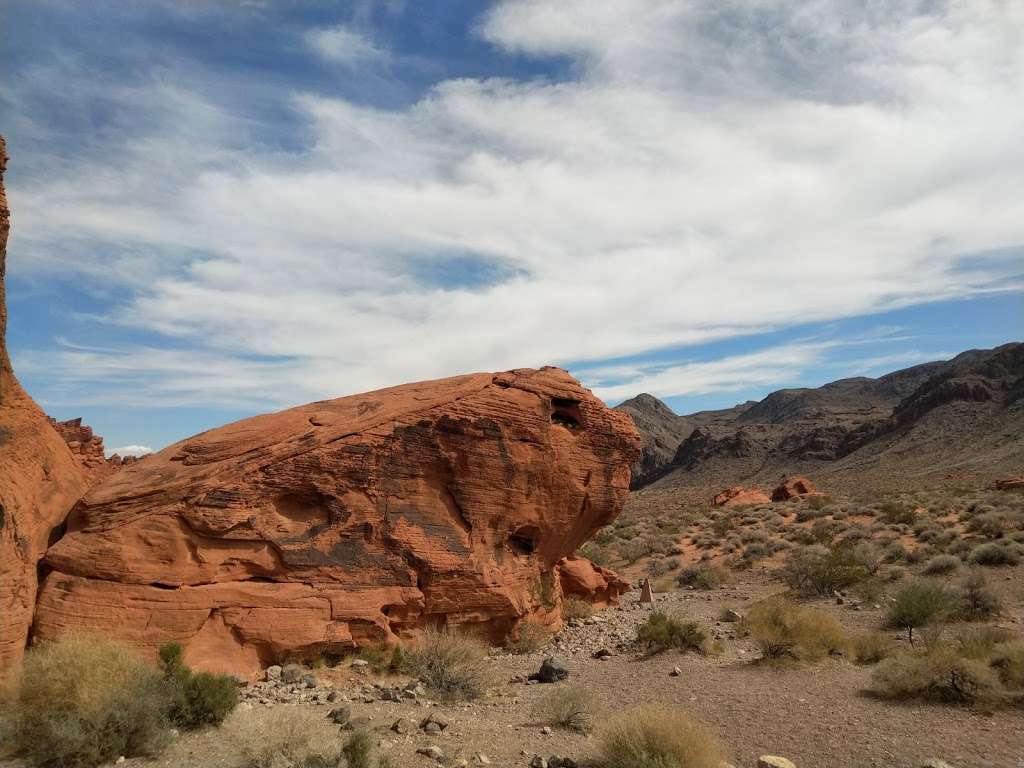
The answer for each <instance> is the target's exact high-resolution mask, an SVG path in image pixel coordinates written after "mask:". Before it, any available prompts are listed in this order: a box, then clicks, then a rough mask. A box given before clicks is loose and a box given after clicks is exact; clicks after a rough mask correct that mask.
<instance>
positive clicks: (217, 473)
mask: <svg viewBox="0 0 1024 768" xmlns="http://www.w3.org/2000/svg"><path fill="white" fill-rule="evenodd" d="M639 450H640V441H639V436H638V434H637V432H636V429H635V427H634V426H633V424H632V422H631V421H630V419H629V418H628V417H627V416H626V415H625V414H622V413H619V412H616V411H613V410H610V409H608V408H607V407H605V406H604V404H603V403H601V401H600V400H598V399H597V398H595V397H594V396H593V395H592V394H591V393H590V392H589V390H586V389H584V388H583V387H581V386H580V384H579V383H578V382H577V381H576V380H575V379H573V378H572V377H571V376H570V375H569V374H568V373H566V372H565V371H562V370H560V369H557V368H543V369H540V370H526V369H524V370H515V371H510V372H506V373H498V374H491V373H479V374H470V375H466V376H458V377H454V378H449V379H443V380H439V381H429V382H422V383H417V384H408V385H404V386H399V387H393V388H390V389H384V390H380V391H377V392H371V393H368V394H363V395H356V396H352V397H344V398H340V399H337V400H330V401H324V402H318V403H312V404H310V405H305V406H301V407H298V408H292V409H290V410H286V411H282V412H280V413H274V414H267V415H263V416H257V417H255V418H251V419H246V420H244V421H240V422H237V423H234V424H229V425H227V426H224V427H221V428H218V429H215V430H211V431H209V432H205V433H203V434H200V435H197V436H195V437H193V438H190V439H188V440H185V441H182V442H180V443H177V444H175V445H172V446H170V447H169V448H166V449H164V450H163V451H161V452H160V453H158V454H155V455H151V456H148V457H147V458H146V460H145V461H141V462H138V463H135V464H132V465H131V466H126V467H124V468H123V469H121V470H120V471H119V472H117V473H116V474H113V475H111V476H109V477H107V478H106V479H105V480H102V481H101V482H100V483H99V484H98V485H97V486H96V487H94V488H93V489H92V490H91V491H90V492H89V493H88V494H87V495H86V496H85V498H84V499H82V501H81V502H79V504H78V505H77V506H76V508H75V509H74V511H73V512H72V514H71V516H70V518H69V520H68V526H67V533H66V534H65V535H64V537H63V538H61V539H60V541H58V542H56V543H55V544H54V545H53V546H52V547H51V548H50V550H49V552H48V553H47V556H46V561H45V562H46V568H47V569H52V571H51V572H50V573H49V575H48V576H47V577H46V580H45V583H44V585H43V586H42V588H41V591H40V596H39V603H38V609H37V613H36V618H35V630H34V631H35V636H36V637H37V638H39V639H42V640H46V639H49V638H54V637H57V636H59V635H61V634H63V633H68V632H76V633H78V632H98V633H104V634H112V635H113V636H115V637H118V638H121V639H123V640H126V641H129V642H132V643H134V644H136V645H138V646H139V647H141V648H143V649H145V650H147V651H149V652H155V649H156V648H157V647H158V646H159V645H160V644H161V643H164V642H167V641H169V640H175V641H177V642H180V643H181V644H182V645H183V646H184V648H185V660H186V662H187V663H189V664H191V665H193V666H196V667H198V668H201V669H209V670H219V671H229V672H233V673H238V674H245V675H252V674H255V673H256V672H257V671H258V670H259V669H260V668H261V667H263V666H266V665H268V664H271V663H275V662H278V661H280V660H283V659H286V658H289V657H293V658H297V657H302V656H304V655H312V654H316V653H321V652H331V651H339V650H343V649H345V648H350V647H352V646H355V645H358V644H361V643H364V642H367V641H371V640H393V639H396V638H401V637H407V636H409V635H410V634H412V633H414V632H415V631H416V630H417V629H418V628H421V627H424V626H438V625H471V626H473V627H474V628H476V629H478V630H480V631H481V632H483V633H484V634H486V635H488V636H489V637H490V638H491V639H493V640H500V639H503V638H504V637H505V636H507V635H508V634H509V633H510V632H512V631H514V630H515V628H516V626H517V625H518V623H519V622H521V621H523V620H525V619H527V618H529V619H531V620H534V621H539V622H542V623H547V624H550V625H554V624H557V623H558V622H559V621H560V613H559V605H560V600H561V594H562V590H563V589H567V590H571V591H574V593H576V594H581V593H587V594H589V595H590V596H591V597H592V599H596V600H598V601H606V602H608V601H614V599H615V597H616V596H617V590H618V589H620V587H619V586H618V583H617V581H616V580H615V579H614V577H613V576H612V575H609V574H608V573H607V572H604V571H603V569H598V568H596V567H595V566H591V568H592V569H593V570H590V571H588V570H587V567H586V565H584V564H583V563H585V562H586V561H583V563H580V562H574V561H563V558H566V557H568V556H570V555H571V554H572V553H573V552H574V551H575V550H576V548H577V547H578V546H579V545H580V544H582V543H583V542H584V541H585V540H586V539H587V538H588V537H589V536H590V535H592V534H593V532H594V531H596V530H597V529H598V528H600V527H601V526H603V525H606V524H608V523H609V522H611V521H612V520H613V519H614V518H615V516H616V515H617V514H618V513H619V511H620V510H621V508H622V506H623V504H624V502H625V500H626V497H627V495H628V489H629V480H630V469H629V468H630V465H631V464H632V463H633V462H634V461H635V460H636V458H637V456H638V454H639ZM560 561H562V562H563V565H562V567H561V568H559V563H560Z"/></svg>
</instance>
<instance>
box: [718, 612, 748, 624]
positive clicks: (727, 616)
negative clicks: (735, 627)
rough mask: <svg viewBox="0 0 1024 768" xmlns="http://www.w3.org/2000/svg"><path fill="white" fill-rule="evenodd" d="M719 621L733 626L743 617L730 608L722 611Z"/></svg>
mask: <svg viewBox="0 0 1024 768" xmlns="http://www.w3.org/2000/svg"><path fill="white" fill-rule="evenodd" d="M721 619H722V621H726V622H729V623H730V624H734V623H735V622H737V621H742V620H743V617H742V616H741V615H740V614H739V613H737V612H736V611H734V610H732V609H731V608H727V609H726V610H724V611H722V615H721Z"/></svg>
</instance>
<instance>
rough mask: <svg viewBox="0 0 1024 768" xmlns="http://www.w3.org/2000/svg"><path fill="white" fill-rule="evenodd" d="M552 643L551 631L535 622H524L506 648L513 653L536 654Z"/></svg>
mask: <svg viewBox="0 0 1024 768" xmlns="http://www.w3.org/2000/svg"><path fill="white" fill-rule="evenodd" d="M550 641H551V630H550V629H548V628H547V627H545V626H544V625H543V624H538V623H537V622H535V621H523V622H520V623H519V626H518V627H516V631H515V634H514V636H513V637H512V639H511V640H509V641H508V642H507V643H506V644H505V647H506V648H508V649H509V650H510V651H512V653H517V654H525V653H536V652H537V651H539V650H540V649H541V648H543V647H544V646H545V645H547V644H548V643H549V642H550Z"/></svg>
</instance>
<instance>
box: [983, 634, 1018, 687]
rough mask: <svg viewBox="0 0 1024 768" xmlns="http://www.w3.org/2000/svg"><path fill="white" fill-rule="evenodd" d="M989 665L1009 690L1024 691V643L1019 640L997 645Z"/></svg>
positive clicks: (990, 656) (990, 657)
mask: <svg viewBox="0 0 1024 768" xmlns="http://www.w3.org/2000/svg"><path fill="white" fill-rule="evenodd" d="M988 664H989V667H991V668H992V669H993V670H995V673H996V674H997V675H998V676H999V679H1000V680H1001V681H1002V683H1003V685H1005V686H1006V687H1007V688H1009V689H1011V690H1020V689H1024V642H1021V641H1019V640H1018V641H1017V642H1008V643H1000V644H998V645H996V646H995V647H994V648H993V649H992V652H991V654H990V655H989V662H988Z"/></svg>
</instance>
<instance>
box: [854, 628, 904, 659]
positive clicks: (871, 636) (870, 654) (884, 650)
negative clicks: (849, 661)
mask: <svg viewBox="0 0 1024 768" xmlns="http://www.w3.org/2000/svg"><path fill="white" fill-rule="evenodd" d="M850 650H851V651H852V653H853V658H854V661H856V662H857V663H858V664H877V663H878V662H880V661H882V660H883V659H887V658H889V657H890V656H892V655H893V654H895V653H896V643H895V642H893V639H892V638H891V637H889V635H887V634H885V633H884V632H865V633H863V634H860V635H854V636H853V637H851V638H850Z"/></svg>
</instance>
